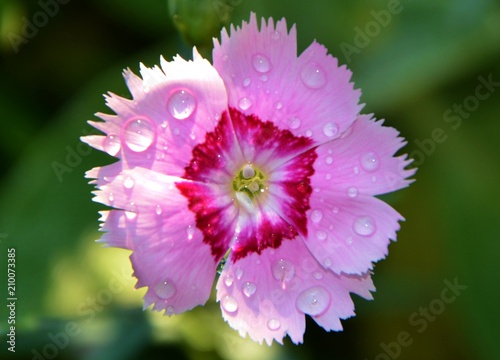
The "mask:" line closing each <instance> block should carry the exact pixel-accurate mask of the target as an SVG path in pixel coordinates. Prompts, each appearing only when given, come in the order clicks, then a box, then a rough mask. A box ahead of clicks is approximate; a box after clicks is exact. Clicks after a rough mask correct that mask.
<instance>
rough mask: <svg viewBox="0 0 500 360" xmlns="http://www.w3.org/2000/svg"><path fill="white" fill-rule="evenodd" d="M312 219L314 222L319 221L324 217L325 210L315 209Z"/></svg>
mask: <svg viewBox="0 0 500 360" xmlns="http://www.w3.org/2000/svg"><path fill="white" fill-rule="evenodd" d="M310 219H311V221H312V222H313V223H316V224H317V223H319V222H320V221H321V219H323V212H322V211H321V210H313V211H312V212H311V215H310Z"/></svg>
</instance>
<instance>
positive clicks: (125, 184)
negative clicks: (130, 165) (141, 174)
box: [123, 176, 135, 189]
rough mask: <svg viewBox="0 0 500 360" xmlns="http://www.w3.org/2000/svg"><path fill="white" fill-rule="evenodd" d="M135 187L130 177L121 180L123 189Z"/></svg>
mask: <svg viewBox="0 0 500 360" xmlns="http://www.w3.org/2000/svg"><path fill="white" fill-rule="evenodd" d="M134 185H135V181H134V179H133V178H132V177H130V176H127V177H126V178H125V179H124V180H123V187H124V188H125V189H132V188H133V187H134Z"/></svg>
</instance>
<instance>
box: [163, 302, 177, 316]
mask: <svg viewBox="0 0 500 360" xmlns="http://www.w3.org/2000/svg"><path fill="white" fill-rule="evenodd" d="M174 312H175V308H174V307H173V306H172V305H169V306H167V308H166V309H165V314H166V315H168V316H172V315H174Z"/></svg>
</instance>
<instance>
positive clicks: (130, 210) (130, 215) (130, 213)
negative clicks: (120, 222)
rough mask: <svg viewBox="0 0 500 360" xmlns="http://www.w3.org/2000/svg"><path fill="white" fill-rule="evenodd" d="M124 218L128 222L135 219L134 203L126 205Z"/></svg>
mask: <svg viewBox="0 0 500 360" xmlns="http://www.w3.org/2000/svg"><path fill="white" fill-rule="evenodd" d="M125 217H126V218H127V220H130V221H132V220H135V219H136V218H137V207H136V206H135V204H134V202H131V203H130V204H128V206H127V208H126V209H125Z"/></svg>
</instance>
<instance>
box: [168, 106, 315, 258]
mask: <svg viewBox="0 0 500 360" xmlns="http://www.w3.org/2000/svg"><path fill="white" fill-rule="evenodd" d="M316 158H317V155H316V151H315V148H314V146H313V141H312V140H311V139H309V138H306V137H302V136H295V135H293V134H292V133H291V132H290V131H289V130H282V129H279V128H277V127H276V126H275V125H274V124H273V123H272V122H270V121H266V122H264V121H262V120H260V119H258V118H257V117H255V116H252V115H245V114H243V113H241V112H240V111H238V110H236V109H233V108H231V109H229V111H227V112H224V113H223V114H222V116H221V119H220V121H219V123H218V124H217V126H216V127H215V129H214V130H213V131H212V132H209V133H207V134H206V137H205V141H204V142H203V143H201V144H199V145H197V146H196V147H195V148H194V149H193V156H192V159H191V161H190V163H189V165H188V166H187V167H186V172H185V174H184V178H185V179H186V180H189V181H185V182H180V183H178V184H177V187H178V189H179V190H180V191H181V193H182V194H183V195H184V196H185V197H186V198H187V199H188V206H189V209H190V210H191V211H192V212H194V213H195V215H196V226H197V227H198V229H200V230H201V231H202V232H203V236H204V242H205V243H207V244H209V245H210V247H211V248H212V255H213V256H214V257H215V259H216V260H217V261H219V260H221V259H222V258H223V257H224V255H225V254H226V252H227V251H228V250H229V249H231V258H232V260H233V261H236V260H238V259H240V258H243V257H245V256H246V255H248V254H249V253H251V252H256V253H258V254H260V252H261V251H262V250H264V249H265V248H268V247H271V248H278V247H279V246H280V245H281V242H282V241H283V240H284V239H293V238H295V237H296V236H298V235H299V234H300V235H302V236H307V217H306V211H307V210H308V209H309V196H310V194H311V192H312V189H311V185H310V183H311V182H310V176H311V175H312V174H313V173H314V168H313V164H314V161H315V160H316Z"/></svg>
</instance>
